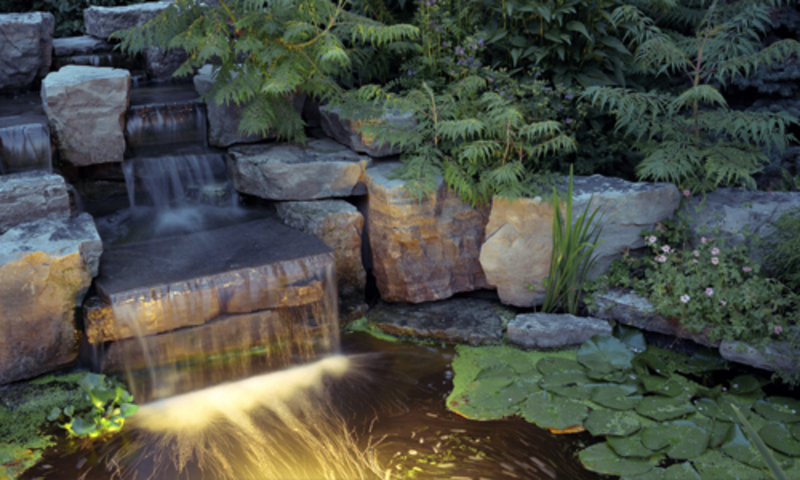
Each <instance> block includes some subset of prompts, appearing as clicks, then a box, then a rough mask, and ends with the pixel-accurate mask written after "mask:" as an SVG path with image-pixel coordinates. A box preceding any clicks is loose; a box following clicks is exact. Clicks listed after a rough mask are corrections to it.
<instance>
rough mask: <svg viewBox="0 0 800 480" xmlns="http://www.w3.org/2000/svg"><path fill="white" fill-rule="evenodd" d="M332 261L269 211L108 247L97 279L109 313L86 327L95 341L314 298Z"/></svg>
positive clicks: (322, 291) (320, 296)
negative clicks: (253, 217) (256, 216)
mask: <svg viewBox="0 0 800 480" xmlns="http://www.w3.org/2000/svg"><path fill="white" fill-rule="evenodd" d="M209 245H211V246H213V253H212V254H209V249H208V248H209ZM333 268H334V258H333V254H332V253H331V250H330V248H328V247H327V246H326V245H325V244H324V243H322V242H321V241H320V240H318V239H316V238H314V237H312V236H310V235H306V234H304V233H302V232H299V231H297V230H294V229H291V228H289V227H286V226H284V225H281V224H280V223H279V222H277V221H275V220H270V219H262V220H254V221H250V222H246V223H240V224H237V225H232V226H228V227H224V228H217V229H213V230H209V231H205V232H199V233H191V234H185V235H181V236H179V237H171V238H163V239H159V240H152V241H148V242H143V243H138V244H130V245H123V246H115V247H111V248H109V249H108V250H107V251H106V252H105V253H104V254H103V257H102V269H101V271H102V275H100V276H99V277H98V278H97V280H96V281H95V286H96V288H97V293H98V295H99V296H100V298H102V299H103V301H104V302H105V303H106V304H108V305H110V306H111V307H112V308H113V316H109V315H106V314H98V315H97V316H96V317H93V318H94V319H95V320H96V321H94V320H93V321H90V322H88V323H87V324H86V335H87V338H88V340H89V342H90V343H93V344H94V343H100V342H105V341H109V340H121V339H125V338H131V337H134V336H136V335H137V333H139V334H142V335H154V334H158V333H164V332H168V331H171V330H175V329H179V328H184V327H192V326H198V325H202V324H204V323H207V322H209V321H211V320H213V319H214V318H217V317H219V316H220V315H223V314H236V313H251V312H256V311H259V310H268V309H274V308H283V307H295V306H302V305H308V304H313V303H317V302H320V301H323V300H324V299H325V298H326V296H327V295H328V291H327V290H326V289H327V288H328V284H331V288H332V284H333V282H334V279H333V277H332V273H333Z"/></svg>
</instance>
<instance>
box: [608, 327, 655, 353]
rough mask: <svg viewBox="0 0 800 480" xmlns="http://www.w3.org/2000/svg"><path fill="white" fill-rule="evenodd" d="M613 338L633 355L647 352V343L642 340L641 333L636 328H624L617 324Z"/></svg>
mask: <svg viewBox="0 0 800 480" xmlns="http://www.w3.org/2000/svg"><path fill="white" fill-rule="evenodd" d="M614 336H615V337H617V338H618V339H619V340H620V341H621V342H622V343H624V344H625V345H627V346H628V348H630V349H631V350H632V351H633V352H634V353H639V352H644V351H645V350H647V341H646V340H645V339H644V335H643V334H642V331H641V330H639V329H638V328H632V327H626V326H625V325H622V324H621V323H618V324H617V326H616V327H615V328H614Z"/></svg>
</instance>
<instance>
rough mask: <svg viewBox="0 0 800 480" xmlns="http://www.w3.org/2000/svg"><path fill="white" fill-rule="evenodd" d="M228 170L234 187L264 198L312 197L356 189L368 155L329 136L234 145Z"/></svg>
mask: <svg viewBox="0 0 800 480" xmlns="http://www.w3.org/2000/svg"><path fill="white" fill-rule="evenodd" d="M229 153H230V157H229V160H228V172H229V174H230V176H231V177H232V178H233V184H234V186H235V187H236V190H238V191H240V192H242V193H247V194H250V195H255V196H258V197H261V198H266V199H268V200H314V199H318V198H329V197H347V196H350V195H354V194H357V193H358V187H359V183H360V182H361V181H362V180H363V176H364V170H365V169H366V168H367V166H369V164H370V162H371V161H370V158H369V157H366V156H362V155H357V154H355V153H353V152H352V151H351V150H348V149H347V148H346V147H344V146H342V145H340V144H338V143H336V142H334V141H333V140H329V139H323V140H312V141H309V142H308V143H307V144H306V145H305V146H300V145H292V144H288V143H273V144H267V145H253V146H245V145H243V146H237V147H233V148H231V149H230V150H229Z"/></svg>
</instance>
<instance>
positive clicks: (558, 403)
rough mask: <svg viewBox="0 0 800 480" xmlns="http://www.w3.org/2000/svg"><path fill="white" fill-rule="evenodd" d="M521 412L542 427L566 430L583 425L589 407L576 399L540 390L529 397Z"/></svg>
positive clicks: (526, 418)
mask: <svg viewBox="0 0 800 480" xmlns="http://www.w3.org/2000/svg"><path fill="white" fill-rule="evenodd" d="M520 413H521V414H522V417H523V418H524V419H525V420H527V421H529V422H532V423H535V424H537V425H539V426H540V427H542V428H554V429H557V430H564V429H566V428H569V427H574V426H576V425H582V424H583V420H584V419H585V418H586V415H587V414H588V408H587V407H586V405H583V404H582V403H579V402H576V401H575V400H571V399H569V398H564V397H560V396H558V395H553V394H551V393H549V392H540V393H537V394H534V395H531V396H530V397H528V401H527V402H525V406H524V407H522V409H521V412H520Z"/></svg>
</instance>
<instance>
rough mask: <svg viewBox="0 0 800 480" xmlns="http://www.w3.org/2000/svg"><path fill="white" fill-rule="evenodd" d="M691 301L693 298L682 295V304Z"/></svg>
mask: <svg viewBox="0 0 800 480" xmlns="http://www.w3.org/2000/svg"><path fill="white" fill-rule="evenodd" d="M689 300H691V297H689V295H681V302H683V303H689Z"/></svg>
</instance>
